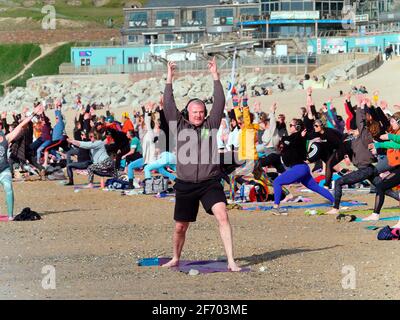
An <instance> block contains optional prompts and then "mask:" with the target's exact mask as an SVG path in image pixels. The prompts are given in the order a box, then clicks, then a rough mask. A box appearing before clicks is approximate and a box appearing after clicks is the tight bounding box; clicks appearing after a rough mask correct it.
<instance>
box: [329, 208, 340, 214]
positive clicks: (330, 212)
mask: <svg viewBox="0 0 400 320" xmlns="http://www.w3.org/2000/svg"><path fill="white" fill-rule="evenodd" d="M338 213H339V209H336V208H332V209H331V210H329V211H327V212H326V214H338Z"/></svg>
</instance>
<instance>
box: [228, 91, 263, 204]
mask: <svg viewBox="0 0 400 320" xmlns="http://www.w3.org/2000/svg"><path fill="white" fill-rule="evenodd" d="M232 101H233V110H234V112H235V117H236V119H237V123H238V126H239V128H240V130H239V148H238V160H239V162H243V164H242V165H241V166H240V167H238V168H237V169H236V170H235V171H234V172H233V173H232V174H231V176H230V180H231V183H230V192H229V195H230V196H229V198H230V200H232V201H233V200H234V198H235V189H236V183H237V182H239V183H240V184H243V183H244V182H245V180H244V179H243V178H242V177H243V176H250V175H252V174H253V173H254V172H255V169H256V168H257V167H258V153H257V149H256V145H257V132H258V124H253V120H254V119H253V115H252V114H251V113H250V108H249V106H248V104H247V96H245V97H243V101H242V102H243V105H242V107H240V106H239V99H238V97H237V96H235V97H233V99H232ZM255 175H257V177H256V179H258V178H260V175H261V173H257V174H255Z"/></svg>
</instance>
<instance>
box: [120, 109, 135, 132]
mask: <svg viewBox="0 0 400 320" xmlns="http://www.w3.org/2000/svg"><path fill="white" fill-rule="evenodd" d="M122 123H123V125H122V132H123V133H125V134H126V133H128V131H134V130H135V128H134V126H133V123H132V121H131V119H130V118H129V113H128V112H124V113H122Z"/></svg>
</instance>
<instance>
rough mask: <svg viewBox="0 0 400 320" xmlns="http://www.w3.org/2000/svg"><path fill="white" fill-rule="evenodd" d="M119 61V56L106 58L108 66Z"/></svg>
mask: <svg viewBox="0 0 400 320" xmlns="http://www.w3.org/2000/svg"><path fill="white" fill-rule="evenodd" d="M116 62H117V58H116V57H107V58H106V65H108V66H114V65H115V64H116Z"/></svg>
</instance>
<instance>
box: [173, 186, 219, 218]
mask: <svg viewBox="0 0 400 320" xmlns="http://www.w3.org/2000/svg"><path fill="white" fill-rule="evenodd" d="M175 182H176V183H175V185H174V189H175V191H176V199H175V212H174V220H175V221H180V222H194V221H196V217H197V213H198V212H199V201H201V204H202V205H203V207H204V210H206V212H207V213H208V214H211V215H212V214H213V212H212V210H211V208H212V207H213V206H214V205H215V204H217V203H219V202H223V203H225V204H226V196H225V192H224V188H223V186H222V184H221V182H220V180H219V179H210V180H206V181H203V182H199V183H192V182H185V181H181V180H179V179H176V181H175Z"/></svg>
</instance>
